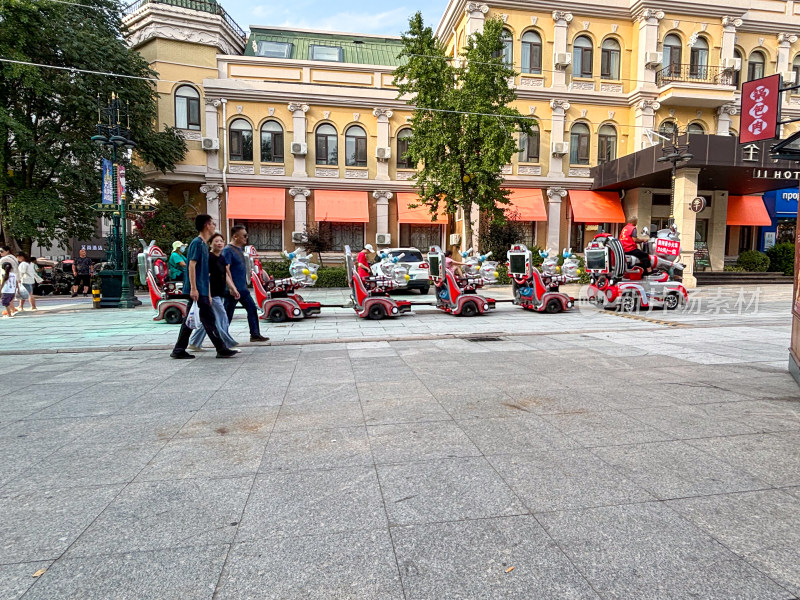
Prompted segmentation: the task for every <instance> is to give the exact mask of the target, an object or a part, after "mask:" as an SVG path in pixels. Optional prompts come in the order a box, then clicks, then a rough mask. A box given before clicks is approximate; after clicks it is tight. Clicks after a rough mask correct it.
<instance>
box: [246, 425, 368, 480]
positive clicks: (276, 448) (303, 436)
mask: <svg viewBox="0 0 800 600" xmlns="http://www.w3.org/2000/svg"><path fill="white" fill-rule="evenodd" d="M371 464H372V453H371V452H370V447H369V439H368V437H367V430H366V428H364V427H363V426H358V427H340V428H333V429H312V430H301V431H276V432H273V433H272V435H271V436H270V438H269V442H268V443H267V448H266V451H265V452H264V458H263V460H262V462H261V467H260V469H259V471H272V470H288V471H296V470H300V469H327V468H333V467H354V466H359V465H371Z"/></svg>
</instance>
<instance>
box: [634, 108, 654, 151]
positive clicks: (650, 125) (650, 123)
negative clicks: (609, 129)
mask: <svg viewBox="0 0 800 600" xmlns="http://www.w3.org/2000/svg"><path fill="white" fill-rule="evenodd" d="M659 108H661V103H660V102H659V101H658V100H642V101H641V102H639V104H637V105H636V122H635V125H636V131H635V133H634V135H635V136H636V148H634V150H642V149H643V148H649V147H650V145H651V144H650V138H648V137H647V134H646V133H645V131H647V130H650V131H655V128H656V111H657V110H658V109H659Z"/></svg>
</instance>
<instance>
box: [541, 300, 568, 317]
mask: <svg viewBox="0 0 800 600" xmlns="http://www.w3.org/2000/svg"><path fill="white" fill-rule="evenodd" d="M544 310H545V312H547V313H549V314H551V315H554V314H556V313H560V312H561V311H562V310H564V307H563V306H562V305H561V302H560V301H558V300H556V299H555V298H552V299H551V300H550V301H549V302H548V303H547V306H546V307H545V309H544Z"/></svg>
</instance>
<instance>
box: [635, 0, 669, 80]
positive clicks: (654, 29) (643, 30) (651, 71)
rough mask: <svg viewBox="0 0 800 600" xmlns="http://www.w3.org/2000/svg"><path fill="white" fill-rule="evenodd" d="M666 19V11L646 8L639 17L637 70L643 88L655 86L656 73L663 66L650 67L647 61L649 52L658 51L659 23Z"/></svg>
mask: <svg viewBox="0 0 800 600" xmlns="http://www.w3.org/2000/svg"><path fill="white" fill-rule="evenodd" d="M663 18H664V11H661V10H653V9H651V8H646V9H645V10H643V11H642V14H641V15H639V57H638V58H639V60H638V61H637V62H638V68H637V70H636V75H637V77H636V78H637V79H639V80H640V81H642V82H645V83H644V84H643V87H647V86H648V85H652V86H655V83H656V71H657V70H658V69H660V68H661V65H657V66H655V68H654V66H653V65H648V64H647V61H646V57H647V53H648V52H657V51H658V23H659V21H661V19H663Z"/></svg>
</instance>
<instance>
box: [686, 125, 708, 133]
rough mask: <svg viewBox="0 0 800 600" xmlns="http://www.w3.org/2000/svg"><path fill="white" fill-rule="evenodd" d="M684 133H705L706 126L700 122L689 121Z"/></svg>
mask: <svg viewBox="0 0 800 600" xmlns="http://www.w3.org/2000/svg"><path fill="white" fill-rule="evenodd" d="M686 133H690V134H695V135H696V134H700V135H705V133H706V128H705V127H703V126H702V125H701V124H700V123H689V127H687V128H686Z"/></svg>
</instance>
